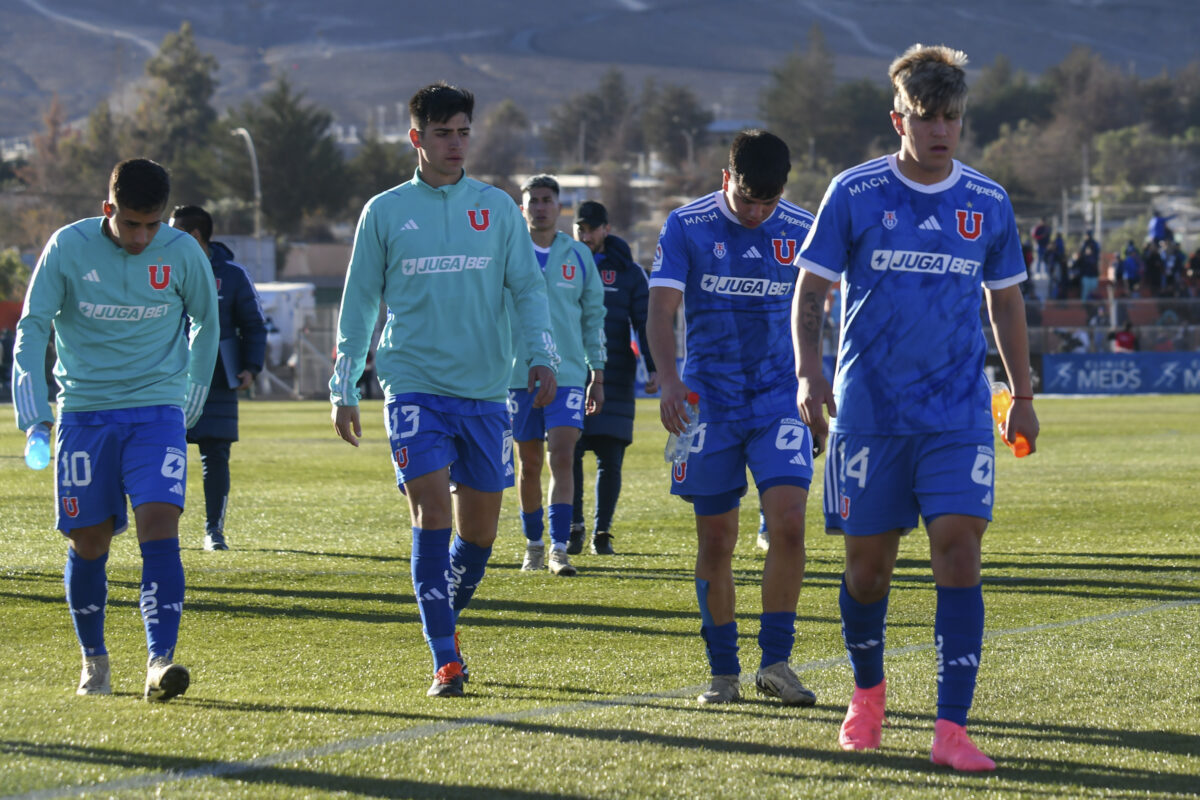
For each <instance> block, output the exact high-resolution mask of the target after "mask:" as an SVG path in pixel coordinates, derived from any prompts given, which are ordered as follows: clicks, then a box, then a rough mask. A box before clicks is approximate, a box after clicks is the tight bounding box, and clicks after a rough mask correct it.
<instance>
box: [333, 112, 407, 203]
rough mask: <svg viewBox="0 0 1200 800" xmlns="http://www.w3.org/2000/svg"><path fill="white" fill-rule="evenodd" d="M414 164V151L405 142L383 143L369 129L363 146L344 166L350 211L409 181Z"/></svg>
mask: <svg viewBox="0 0 1200 800" xmlns="http://www.w3.org/2000/svg"><path fill="white" fill-rule="evenodd" d="M416 162H417V159H416V151H415V150H413V148H412V145H411V144H409V142H408V140H407V139H405V140H403V141H399V142H385V141H384V140H383V139H381V138H379V135H378V133H377V132H376V131H375V129H374V128H368V129H367V135H366V138H365V139H364V140H363V143H362V146H361V147H359V148H358V152H357V153H355V154H354V157H353V158H352V159H350V163H349V164H348V165H347V166H348V167H349V173H350V180H351V181H352V182H353V190H352V191H353V195H352V197H351V198H350V200H349V207H350V208H351V209H356V208H361V207H362V206H364V205H365V204H366V202H367V201H368V200H370V199H371V198H372V197H374V196H375V195H377V194H379V193H380V192H384V191H387V190H388V189H390V188H392V187H393V186H396V185H397V184H400V183H403V182H404V181H406V180H408V179H409V178H410V177H411V176H412V173H413V170H414V169H415V168H416Z"/></svg>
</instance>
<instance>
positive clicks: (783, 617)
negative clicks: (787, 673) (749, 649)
mask: <svg viewBox="0 0 1200 800" xmlns="http://www.w3.org/2000/svg"><path fill="white" fill-rule="evenodd" d="M758 621H759V629H758V647H759V649H760V650H762V661H761V662H759V665H758V666H759V668H760V669H761V668H763V667H769V666H771V665H772V664H777V663H779V662H780V661H787V660H788V659H789V658H791V657H792V643H793V642H794V641H795V640H796V612H794V611H790V612H789V611H770V612H763V613H762V614H760V615H759V617H758Z"/></svg>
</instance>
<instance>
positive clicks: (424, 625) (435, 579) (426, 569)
mask: <svg viewBox="0 0 1200 800" xmlns="http://www.w3.org/2000/svg"><path fill="white" fill-rule="evenodd" d="M412 534H413V547H412V582H413V594H415V595H416V598H417V609H418V610H419V611H420V612H421V629H422V630H423V631H424V632H425V641H426V642H428V644H429V651H430V652H431V653H433V669H434V671H435V672H436V671H437V670H438V669H441V667H443V666H444V665H446V664H449V663H450V662H451V661H458V655H457V654H456V653H455V651H454V610H453V609H452V608H451V606H450V581H449V580H448V579H447V573H448V572H449V571H450V529H449V528H438V529H436V530H429V529H425V528H413V529H412Z"/></svg>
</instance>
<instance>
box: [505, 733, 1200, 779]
mask: <svg viewBox="0 0 1200 800" xmlns="http://www.w3.org/2000/svg"><path fill="white" fill-rule="evenodd" d="M889 716H890V715H889ZM907 716H910V717H911V718H913V719H921V720H922V727H923V728H925V729H929V730H931V729H932V727H933V719H932V718H931V717H928V716H925V717H921V716H920V715H907ZM492 725H493V726H494V727H497V728H510V729H512V730H514V731H518V732H521V733H527V734H545V735H549V736H569V737H574V738H579V739H587V740H589V741H601V742H614V743H620V744H650V745H657V746H660V747H671V748H679V749H681V750H693V749H695V748H703V749H705V750H710V751H713V752H718V753H734V754H738V755H745V756H769V757H778V758H789V759H805V760H809V759H811V760H816V761H824V762H827V763H832V764H846V765H847V768H853V769H854V770H855V777H856V780H862V781H870V780H871V777H870V775H869V774H867V775H864V774H863V772H862V769H861V768H862V767H863V766H872V767H878V768H881V769H885V770H896V769H901V770H905V771H907V772H914V773H930V774H933V773H940V774H944V775H951V774H954V775H955V776H956V777H958V778H960V779H963V780H976V781H979V780H983V779H985V776H986V773H985V774H984V775H971V774H967V773H952V772H951V771H949V770H947V768H946V767H939V766H936V765H934V764H932V763H930V761H929V757H928V755H927V754H925V753H922V754H921V755H919V756H914V755H911V754H908V753H896V752H889V751H888V750H887V749H886V748H885V749H883V750H880V751H874V752H869V753H867V752H861V753H847V752H843V751H841V750H833V749H828V750H827V749H816V748H811V747H803V746H788V745H785V744H775V743H770V744H768V743H762V742H749V741H730V740H727V739H714V738H705V737H698V736H681V735H671V734H662V733H657V732H652V731H641V730H636V729H627V728H584V727H571V726H557V725H551V724H546V723H539V722H530V721H524V720H511V721H504V720H502V721H496V722H493V723H492ZM972 729H973V730H977V731H978V730H991V731H994V733H995V734H997V735H1009V736H1011V735H1022V736H1023V735H1028V736H1030V737H1032V738H1036V739H1038V740H1040V741H1042V742H1043V743H1045V744H1046V745H1047V747H1048V748H1052V743H1053V742H1054V741H1062V740H1066V741H1071V742H1072V743H1073V744H1080V743H1082V744H1086V745H1092V746H1096V747H1115V748H1121V749H1125V750H1141V751H1145V752H1149V753H1155V752H1170V753H1177V754H1180V755H1194V754H1195V753H1196V752H1197V751H1198V748H1200V737H1197V736H1192V735H1189V734H1177V733H1162V732H1156V731H1150V732H1143V731H1125V730H1104V729H1095V728H1079V727H1074V726H1055V725H1049V726H1043V725H1034V724H1011V723H1005V722H974V721H973V723H972ZM832 746H833V745H832V738H831V747H832ZM985 749H986V748H985ZM994 774H995V775H996V776H998V777H1001V778H1004V779H1007V780H1012V781H1018V782H1021V783H1025V784H1044V785H1046V786H1047V787H1048V788H1050V789H1051V790H1053V791H1055V792H1061V791H1062V790H1063V789H1065V788H1069V787H1070V786H1071V785H1078V786H1087V787H1095V788H1103V789H1106V790H1108V791H1128V792H1139V793H1146V794H1154V795H1160V794H1163V793H1166V792H1171V791H1179V792H1190V791H1194V790H1195V788H1196V781H1195V776H1194V775H1182V774H1178V775H1176V774H1170V773H1163V772H1161V771H1159V770H1154V769H1140V768H1131V767H1122V766H1117V765H1114V764H1098V763H1095V762H1084V761H1071V760H1067V759H1055V758H1053V757H1046V758H1036V759H1023V760H1020V761H1003V760H1001V761H1000V762H999V763H998V765H997V772H996V773H994ZM797 777H811V773H810V771H808V770H805V769H803V768H801V769H799V770H798V771H797ZM904 784H905V785H906V786H911V780H909V781H905V782H904Z"/></svg>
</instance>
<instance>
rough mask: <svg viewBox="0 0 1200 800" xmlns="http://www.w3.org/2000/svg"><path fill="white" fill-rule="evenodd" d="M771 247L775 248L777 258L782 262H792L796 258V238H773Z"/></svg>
mask: <svg viewBox="0 0 1200 800" xmlns="http://www.w3.org/2000/svg"><path fill="white" fill-rule="evenodd" d="M771 247H773V248H775V260H776V261H778V262H779V263H780V264H791V263H792V261H794V260H795V258H796V240H795V239H772V240H771Z"/></svg>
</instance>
